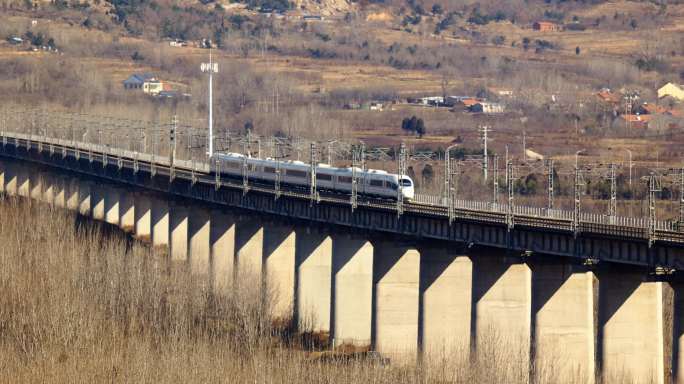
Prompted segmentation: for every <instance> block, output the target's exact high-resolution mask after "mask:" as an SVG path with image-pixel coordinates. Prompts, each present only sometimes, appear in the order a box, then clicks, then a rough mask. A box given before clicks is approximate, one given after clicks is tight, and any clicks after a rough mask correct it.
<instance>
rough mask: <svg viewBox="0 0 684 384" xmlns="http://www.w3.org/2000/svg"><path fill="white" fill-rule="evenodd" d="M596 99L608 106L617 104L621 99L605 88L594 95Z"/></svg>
mask: <svg viewBox="0 0 684 384" xmlns="http://www.w3.org/2000/svg"><path fill="white" fill-rule="evenodd" d="M596 97H598V98H599V100H601V101H602V102H604V103H608V104H619V103H620V99H621V96H620V95H618V94H615V93H613V92H611V90H610V89H607V88H604V89H602V90H600V91H599V92H598V93H597V94H596Z"/></svg>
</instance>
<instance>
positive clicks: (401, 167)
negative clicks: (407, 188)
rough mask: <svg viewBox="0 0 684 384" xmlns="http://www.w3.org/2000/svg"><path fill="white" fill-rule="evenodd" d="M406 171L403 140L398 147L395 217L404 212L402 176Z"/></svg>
mask: <svg viewBox="0 0 684 384" xmlns="http://www.w3.org/2000/svg"><path fill="white" fill-rule="evenodd" d="M405 173H406V144H404V143H403V142H402V143H401V146H400V147H399V180H398V181H399V186H398V188H397V217H399V216H401V215H403V214H404V185H403V180H402V179H403V178H404V174H405Z"/></svg>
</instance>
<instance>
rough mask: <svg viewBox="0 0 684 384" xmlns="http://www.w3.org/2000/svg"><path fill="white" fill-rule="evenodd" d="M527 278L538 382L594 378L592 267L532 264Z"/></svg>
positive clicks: (595, 295) (594, 282)
mask: <svg viewBox="0 0 684 384" xmlns="http://www.w3.org/2000/svg"><path fill="white" fill-rule="evenodd" d="M532 278H533V283H532V286H533V293H532V302H533V316H534V330H533V334H534V337H533V348H534V349H533V351H534V353H533V357H534V368H535V374H536V375H537V377H538V380H537V382H554V381H555V382H558V381H559V380H561V381H562V378H566V377H573V378H576V379H577V380H579V381H580V382H583V383H593V382H594V379H595V375H596V364H595V362H596V341H597V321H598V288H599V287H598V280H597V278H596V276H595V274H594V272H592V271H589V270H586V268H585V267H582V266H573V265H570V264H560V263H558V264H535V265H533V267H532Z"/></svg>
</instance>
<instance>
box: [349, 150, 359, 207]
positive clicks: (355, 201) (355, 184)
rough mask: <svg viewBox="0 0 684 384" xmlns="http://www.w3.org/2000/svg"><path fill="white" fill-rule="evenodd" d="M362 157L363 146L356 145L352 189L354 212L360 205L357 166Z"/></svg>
mask: <svg viewBox="0 0 684 384" xmlns="http://www.w3.org/2000/svg"><path fill="white" fill-rule="evenodd" d="M360 158H361V148H360V147H359V146H354V147H353V148H352V190H351V201H350V203H351V209H352V212H354V210H355V209H356V207H357V206H358V190H359V180H358V174H357V171H356V168H358V166H359V161H360Z"/></svg>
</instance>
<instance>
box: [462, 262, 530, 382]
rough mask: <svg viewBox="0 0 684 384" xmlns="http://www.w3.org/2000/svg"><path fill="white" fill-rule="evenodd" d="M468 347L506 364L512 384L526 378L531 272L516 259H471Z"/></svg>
mask: <svg viewBox="0 0 684 384" xmlns="http://www.w3.org/2000/svg"><path fill="white" fill-rule="evenodd" d="M472 305H473V307H472V310H473V315H472V325H471V327H472V328H471V329H473V331H474V332H473V334H472V337H474V338H475V340H474V342H471V345H472V346H473V347H475V351H476V353H477V354H478V356H479V357H481V358H484V359H489V358H492V359H494V358H497V359H503V360H502V361H505V362H510V363H511V369H516V371H515V372H513V373H514V374H515V376H516V378H515V380H526V378H527V377H529V363H530V358H529V357H530V337H531V322H532V316H531V313H532V272H531V270H530V267H529V266H528V265H527V264H525V263H523V262H521V261H520V259H519V258H515V257H512V258H509V257H504V256H503V255H501V254H492V255H474V256H473V304H472Z"/></svg>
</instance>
